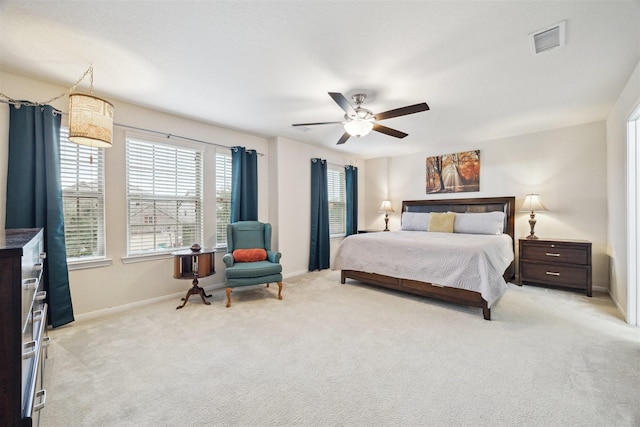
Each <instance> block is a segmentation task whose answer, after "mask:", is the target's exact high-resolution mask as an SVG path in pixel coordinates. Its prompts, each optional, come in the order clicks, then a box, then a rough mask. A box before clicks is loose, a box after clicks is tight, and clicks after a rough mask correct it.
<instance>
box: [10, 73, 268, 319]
mask: <svg viewBox="0 0 640 427" xmlns="http://www.w3.org/2000/svg"><path fill="white" fill-rule="evenodd" d="M65 90H66V88H63V87H58V86H53V85H50V84H46V83H42V82H38V81H34V80H31V79H26V78H23V77H20V76H15V75H11V74H7V73H3V74H0V91H1V92H2V93H5V94H7V95H8V96H11V97H12V98H14V99H28V100H32V101H43V100H46V99H49V98H51V97H53V96H56V95H58V94H60V93H63V92H64V91H65ZM97 95H99V94H97ZM112 101H113V103H114V105H115V122H116V123H118V124H126V125H129V126H135V127H140V128H145V129H151V130H155V131H161V132H166V133H170V134H173V135H180V136H184V137H188V138H193V139H198V140H203V141H207V142H212V143H216V144H221V145H224V146H228V147H231V146H235V145H240V146H245V147H247V148H252V149H256V150H258V152H261V153H263V154H265V156H262V157H259V160H258V173H259V182H260V183H261V184H260V185H259V197H258V199H259V206H258V219H259V220H261V221H269V213H270V209H269V188H270V186H269V185H268V179H269V176H270V175H269V165H270V161H269V155H270V154H269V145H268V141H267V140H266V139H264V138H259V137H256V136H251V135H247V134H243V133H240V132H235V131H231V130H228V129H224V128H220V127H217V126H213V125H209V124H205V123H201V122H196V121H193V120H188V119H185V118H180V117H176V116H172V115H168V114H164V113H161V112H158V111H153V110H149V109H145V108H142V107H137V106H133V105H130V104H126V103H122V102H118V101H117V100H112ZM67 102H68V100H67V98H66V97H64V99H63V100H61V101H58V102H55V103H53V106H54V107H56V108H58V109H59V110H61V111H63V112H66V111H67V110H68V105H67V104H66V103H67ZM64 120H65V117H63V122H64ZM8 123H9V108H8V106H7V105H6V104H0V171H2V172H1V173H0V221H1V223H2V225H3V226H4V219H5V203H6V170H7V156H8ZM125 131H126V130H125V129H124V128H122V127H119V126H116V127H115V129H114V144H113V147H112V148H108V149H106V152H105V157H106V159H105V163H106V164H105V183H106V196H105V197H106V200H105V202H106V229H107V257H108V258H110V259H112V261H113V262H112V265H111V266H108V267H101V268H91V269H85V270H75V271H70V273H69V280H70V287H71V295H72V299H73V306H74V312H75V314H76V315H78V314H84V313H89V312H94V311H97V310H103V309H107V308H110V307H116V306H122V305H125V304H131V303H135V302H139V301H144V300H147V299H152V298H155V297H162V296H165V295H171V294H175V293H182V292H185V293H186V291H187V289H188V288H189V286H190V283H189V282H188V281H184V280H176V279H173V261H172V259H171V257H170V256H169V257H168V258H166V259H161V260H155V261H145V262H139V263H133V264H123V263H122V261H121V259H122V257H124V256H125V255H126V250H127V249H126V200H125V185H126V174H125ZM167 141H171V139H169V140H167ZM205 147H206V151H205V156H206V157H208V158H209V159H211V158H212V156H213V155H214V151H215V147H214V146H211V145H205ZM209 165H210V163H209ZM212 173H213V170H212V169H211V168H210V167H208V169H207V170H205V205H207V206H206V207H205V209H207V211H205V216H206V219H205V229H204V238H205V242H204V244H205V245H207V246H212V245H213V244H215V235H214V232H215V221H212V219H214V217H215V210H214V207H215V205H214V204H212V203H210V201H211V199H212V198H213V195H214V194H215V188H214V187H213V182H214V181H213V176H212ZM208 178H210V179H208ZM262 183H264V184H262ZM206 195H209V197H207V196H206ZM222 255H223V253H222V252H221V253H219V254H218V255H217V257H216V270H217V274H215V275H213V276H210V277H208V278H203V279H201V280H200V282H201V284H202V285H203V286H205V287H206V286H214V285H218V284H222V283H223V282H224V264H223V263H222V260H221V258H222ZM177 302H178V301H177Z"/></svg>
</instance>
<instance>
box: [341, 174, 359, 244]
mask: <svg viewBox="0 0 640 427" xmlns="http://www.w3.org/2000/svg"><path fill="white" fill-rule="evenodd" d="M344 184H345V185H344V186H345V191H346V193H347V194H346V196H347V218H346V228H347V229H346V231H345V234H346V235H347V236H350V235H352V234H356V233H358V168H357V167H355V166H351V165H349V166H345V167H344Z"/></svg>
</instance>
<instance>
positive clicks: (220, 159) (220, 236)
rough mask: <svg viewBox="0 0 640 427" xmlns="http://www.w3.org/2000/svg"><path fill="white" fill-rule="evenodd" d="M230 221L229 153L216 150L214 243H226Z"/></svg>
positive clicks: (222, 244)
mask: <svg viewBox="0 0 640 427" xmlns="http://www.w3.org/2000/svg"><path fill="white" fill-rule="evenodd" d="M230 221H231V153H230V152H229V151H228V150H227V151H226V152H222V151H216V244H217V245H218V246H226V245H227V224H229V222H230Z"/></svg>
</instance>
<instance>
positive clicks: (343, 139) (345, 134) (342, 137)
mask: <svg viewBox="0 0 640 427" xmlns="http://www.w3.org/2000/svg"><path fill="white" fill-rule="evenodd" d="M350 137H351V135H349V132H345V133H343V134H342V136H341V137H340V139H339V140H338V143H337V144H336V145H340V144H344V143H345V142H347V139H349V138H350Z"/></svg>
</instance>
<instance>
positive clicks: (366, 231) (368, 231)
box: [358, 230, 382, 234]
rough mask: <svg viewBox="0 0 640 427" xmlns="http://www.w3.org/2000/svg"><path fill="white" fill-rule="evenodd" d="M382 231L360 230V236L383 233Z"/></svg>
mask: <svg viewBox="0 0 640 427" xmlns="http://www.w3.org/2000/svg"><path fill="white" fill-rule="evenodd" d="M381 232H382V230H358V234H362V233H381Z"/></svg>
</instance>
